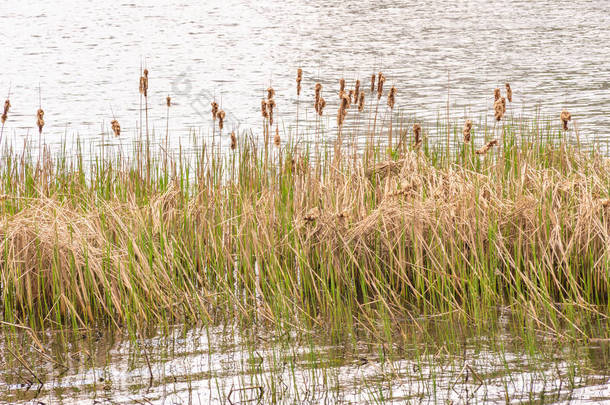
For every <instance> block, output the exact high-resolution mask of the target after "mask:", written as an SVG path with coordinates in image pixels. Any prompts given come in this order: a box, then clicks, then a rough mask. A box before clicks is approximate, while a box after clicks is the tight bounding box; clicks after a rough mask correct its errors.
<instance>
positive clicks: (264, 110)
mask: <svg viewBox="0 0 610 405" xmlns="http://www.w3.org/2000/svg"><path fill="white" fill-rule="evenodd" d="M261 114H262V115H263V118H269V114H268V113H267V101H266V100H265V99H264V98H263V99H262V100H261Z"/></svg>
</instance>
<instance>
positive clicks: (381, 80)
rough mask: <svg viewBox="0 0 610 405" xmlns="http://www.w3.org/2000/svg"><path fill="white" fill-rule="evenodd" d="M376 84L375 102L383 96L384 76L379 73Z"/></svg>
mask: <svg viewBox="0 0 610 405" xmlns="http://www.w3.org/2000/svg"><path fill="white" fill-rule="evenodd" d="M378 79H379V80H378V82H377V100H381V96H382V95H383V84H384V83H385V76H384V75H383V74H382V73H381V72H379V75H378Z"/></svg>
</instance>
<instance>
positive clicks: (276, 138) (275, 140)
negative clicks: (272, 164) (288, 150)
mask: <svg viewBox="0 0 610 405" xmlns="http://www.w3.org/2000/svg"><path fill="white" fill-rule="evenodd" d="M280 141H281V139H280V130H279V128H278V127H277V125H276V126H275V136H274V137H273V143H274V144H275V146H277V147H278V148H279V147H280Z"/></svg>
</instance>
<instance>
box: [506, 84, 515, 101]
mask: <svg viewBox="0 0 610 405" xmlns="http://www.w3.org/2000/svg"><path fill="white" fill-rule="evenodd" d="M506 98H507V99H508V102H509V103H512V102H513V89H511V88H510V83H506Z"/></svg>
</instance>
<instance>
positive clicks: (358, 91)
mask: <svg viewBox="0 0 610 405" xmlns="http://www.w3.org/2000/svg"><path fill="white" fill-rule="evenodd" d="M354 95H355V96H356V98H355V99H354V103H357V102H358V97H360V79H358V80H356V85H355V86H354Z"/></svg>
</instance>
